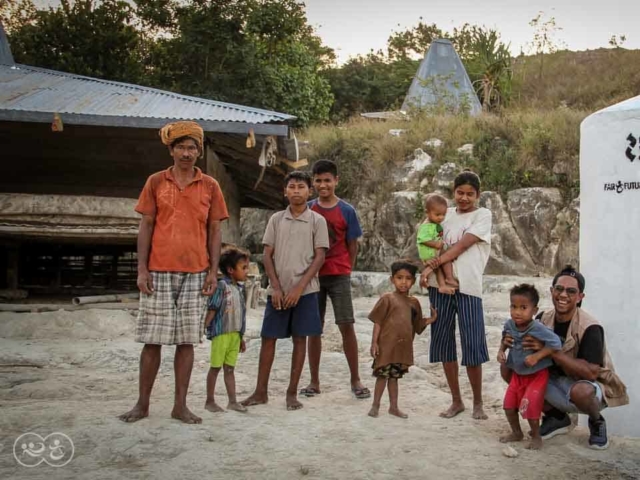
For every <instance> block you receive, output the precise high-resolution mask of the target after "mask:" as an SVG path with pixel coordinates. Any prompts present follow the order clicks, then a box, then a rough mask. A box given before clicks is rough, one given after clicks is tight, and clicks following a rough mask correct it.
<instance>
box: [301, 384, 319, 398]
mask: <svg viewBox="0 0 640 480" xmlns="http://www.w3.org/2000/svg"><path fill="white" fill-rule="evenodd" d="M320 393H322V392H320V390H319V389H317V388H314V387H305V388H303V389H301V390H300V395H304V396H305V397H307V398H311V397H315V396H316V395H320Z"/></svg>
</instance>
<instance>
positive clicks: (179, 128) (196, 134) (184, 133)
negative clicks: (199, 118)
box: [160, 122, 204, 151]
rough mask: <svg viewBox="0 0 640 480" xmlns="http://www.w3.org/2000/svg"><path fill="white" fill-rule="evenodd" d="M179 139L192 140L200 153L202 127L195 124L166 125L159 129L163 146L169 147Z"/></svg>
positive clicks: (202, 136)
mask: <svg viewBox="0 0 640 480" xmlns="http://www.w3.org/2000/svg"><path fill="white" fill-rule="evenodd" d="M181 137H189V138H193V139H194V140H195V142H196V143H197V144H198V148H199V149H200V151H202V143H203V141H204V132H203V130H202V127H201V126H200V125H198V124H197V123H196V122H175V123H168V124H167V125H165V126H164V127H162V128H161V129H160V139H161V140H162V143H164V144H165V145H171V144H172V143H173V142H175V141H176V140H177V139H178V138H181Z"/></svg>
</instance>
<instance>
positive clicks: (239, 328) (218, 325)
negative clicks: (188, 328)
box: [204, 247, 249, 412]
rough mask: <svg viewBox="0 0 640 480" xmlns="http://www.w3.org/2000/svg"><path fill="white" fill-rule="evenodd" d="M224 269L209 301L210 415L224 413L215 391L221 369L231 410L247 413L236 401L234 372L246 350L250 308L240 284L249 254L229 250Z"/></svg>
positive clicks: (223, 258)
mask: <svg viewBox="0 0 640 480" xmlns="http://www.w3.org/2000/svg"><path fill="white" fill-rule="evenodd" d="M220 270H221V271H222V273H223V275H224V277H223V278H222V279H221V280H220V281H219V282H218V287H217V288H216V290H215V292H214V294H213V295H212V296H211V298H210V299H209V311H208V312H207V316H206V318H205V333H206V335H207V338H208V339H209V340H211V368H209V374H208V375H207V401H206V403H205V405H204V408H205V409H207V410H209V411H210V412H224V410H223V409H222V408H221V407H220V406H218V404H216V402H215V399H214V392H215V389H216V380H217V379H218V374H219V373H220V368H223V369H224V384H225V387H226V388H227V396H228V397H229V404H228V405H227V408H228V409H229V410H235V411H237V412H246V411H247V409H246V407H244V406H242V405H240V404H239V403H238V401H237V400H236V379H235V376H234V373H233V370H234V367H235V366H236V361H237V360H238V352H242V353H244V351H245V349H246V347H245V343H244V339H243V338H242V337H243V335H244V331H245V328H246V308H245V296H244V287H243V286H241V285H239V284H238V282H244V281H245V280H246V279H247V273H248V271H249V254H248V253H247V252H244V251H242V250H240V249H238V248H235V247H228V248H226V249H225V250H224V251H223V252H222V255H221V256H220Z"/></svg>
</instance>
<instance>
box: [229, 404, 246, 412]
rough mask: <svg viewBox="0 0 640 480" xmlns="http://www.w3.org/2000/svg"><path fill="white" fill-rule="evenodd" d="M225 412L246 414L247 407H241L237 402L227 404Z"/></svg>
mask: <svg viewBox="0 0 640 480" xmlns="http://www.w3.org/2000/svg"><path fill="white" fill-rule="evenodd" d="M227 410H233V411H234V412H241V413H247V407H245V406H244V405H241V404H240V403H238V402H234V403H229V404H228V405H227Z"/></svg>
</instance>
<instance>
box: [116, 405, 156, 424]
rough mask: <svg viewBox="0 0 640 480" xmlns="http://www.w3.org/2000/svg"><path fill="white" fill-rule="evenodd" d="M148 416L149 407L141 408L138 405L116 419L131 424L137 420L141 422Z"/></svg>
mask: <svg viewBox="0 0 640 480" xmlns="http://www.w3.org/2000/svg"><path fill="white" fill-rule="evenodd" d="M148 416H149V407H147V408H143V407H141V406H140V405H136V406H135V407H133V408H132V409H131V410H129V411H128V412H127V413H123V414H122V415H118V418H119V419H120V420H122V421H123V422H127V423H133V422H137V421H138V420H142V419H143V418H145V417H148Z"/></svg>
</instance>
